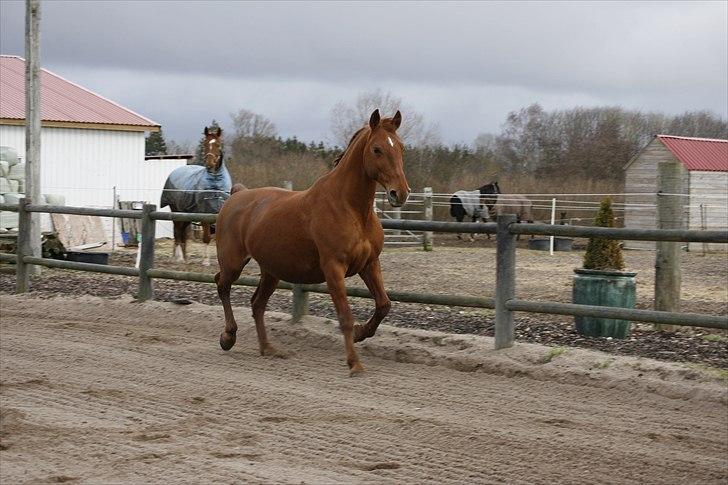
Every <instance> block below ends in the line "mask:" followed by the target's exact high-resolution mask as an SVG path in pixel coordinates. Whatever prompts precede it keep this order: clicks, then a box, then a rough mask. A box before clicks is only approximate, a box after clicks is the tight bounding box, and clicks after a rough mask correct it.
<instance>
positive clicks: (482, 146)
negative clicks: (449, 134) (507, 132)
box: [473, 133, 496, 154]
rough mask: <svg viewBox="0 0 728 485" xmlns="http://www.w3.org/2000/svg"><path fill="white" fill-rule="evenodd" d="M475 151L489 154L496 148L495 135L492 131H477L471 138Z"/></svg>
mask: <svg viewBox="0 0 728 485" xmlns="http://www.w3.org/2000/svg"><path fill="white" fill-rule="evenodd" d="M473 145H474V146H475V151H476V152H478V153H486V154H490V153H493V152H495V149H496V136H495V135H494V134H493V133H479V134H478V136H476V137H475V140H473Z"/></svg>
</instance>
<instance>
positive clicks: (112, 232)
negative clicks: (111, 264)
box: [111, 185, 118, 253]
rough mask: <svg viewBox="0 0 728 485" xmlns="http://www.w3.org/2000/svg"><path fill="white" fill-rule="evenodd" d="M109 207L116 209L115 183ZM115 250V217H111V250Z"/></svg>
mask: <svg viewBox="0 0 728 485" xmlns="http://www.w3.org/2000/svg"><path fill="white" fill-rule="evenodd" d="M111 208H112V209H114V210H116V209H118V207H117V206H116V185H114V202H113V203H112V204H111ZM115 250H116V217H112V218H111V252H112V253H113V252H114V251H115Z"/></svg>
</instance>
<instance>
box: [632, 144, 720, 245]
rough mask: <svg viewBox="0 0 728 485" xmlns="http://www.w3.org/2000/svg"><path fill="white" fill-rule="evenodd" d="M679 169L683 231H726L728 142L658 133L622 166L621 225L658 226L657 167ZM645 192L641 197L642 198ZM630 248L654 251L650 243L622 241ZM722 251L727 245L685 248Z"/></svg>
mask: <svg viewBox="0 0 728 485" xmlns="http://www.w3.org/2000/svg"><path fill="white" fill-rule="evenodd" d="M660 163H672V164H677V165H678V166H679V167H680V172H681V178H682V188H681V190H680V191H679V193H677V194H671V195H667V196H668V197H679V198H680V200H681V201H682V202H683V225H684V227H685V228H686V229H713V230H720V229H722V230H725V229H728V140H721V139H714V138H692V137H685V136H672V135H656V136H655V137H654V138H653V139H652V141H650V143H648V144H647V146H646V147H645V148H643V149H642V150H641V151H640V152H639V153H638V154H637V155H636V156H635V157H634V158H633V159H632V160H630V162H629V163H628V164H627V165H626V166H625V193H626V194H627V195H626V196H625V200H626V202H627V206H626V207H625V213H624V226H625V227H631V228H639V229H654V228H655V227H656V225H657V222H656V221H657V208H656V204H657V195H656V194H657V191H658V179H657V178H658V177H657V174H658V167H659V164H660ZM642 194H644V195H642ZM625 246H626V247H628V248H639V249H654V248H655V243H653V242H649V241H625ZM703 248H707V249H710V250H726V249H728V248H727V247H726V245H725V244H711V245H707V246H704V245H703V244H702V243H691V244H690V246H689V249H691V250H696V249H698V250H699V249H703Z"/></svg>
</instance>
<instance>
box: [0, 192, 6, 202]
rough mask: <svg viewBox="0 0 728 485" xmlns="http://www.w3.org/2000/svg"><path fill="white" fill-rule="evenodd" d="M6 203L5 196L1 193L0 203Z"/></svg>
mask: <svg viewBox="0 0 728 485" xmlns="http://www.w3.org/2000/svg"><path fill="white" fill-rule="evenodd" d="M4 203H5V196H4V195H2V194H0V204H4Z"/></svg>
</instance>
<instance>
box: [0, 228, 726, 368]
mask: <svg viewBox="0 0 728 485" xmlns="http://www.w3.org/2000/svg"><path fill="white" fill-rule="evenodd" d="M435 242H436V249H435V251H433V252H430V253H425V252H423V251H421V250H420V249H418V248H402V249H385V251H384V253H383V254H382V256H381V259H382V268H383V271H384V279H385V285H386V287H387V288H388V289H396V290H403V291H423V292H432V293H450V294H461V295H477V296H493V293H494V290H495V242H494V241H488V240H487V239H486V238H485V237H484V236H479V238H478V239H477V240H476V241H475V242H474V243H471V242H468V241H460V240H457V239H456V237H455V236H454V235H444V234H437V235H436V238H435ZM580 242H582V241H577V243H580ZM526 244H527V239H526V238H523V239H522V240H521V241H520V242H519V250H518V254H517V258H516V261H517V274H516V277H517V292H516V295H517V296H518V297H519V298H526V299H534V300H546V301H559V302H570V301H571V288H572V275H573V272H572V270H573V268H576V267H579V266H580V265H581V260H582V257H583V251H581V250H578V251H574V252H557V253H555V254H554V255H553V256H550V255H549V254H548V253H547V252H542V251H532V250H528V249H526ZM212 253H213V258H212V261H213V265H212V266H209V267H205V266H202V265H201V264H200V263H201V261H202V244H200V243H193V244H192V245H191V258H190V264H188V265H185V264H180V263H177V262H175V261H174V260H173V259H172V257H171V255H172V243H171V241H169V240H160V241H158V243H157V248H156V261H155V264H156V266H158V267H163V268H170V269H177V270H185V271H199V272H207V273H215V272H216V271H217V269H216V261H215V258H214V247H213V249H212ZM135 255H136V254H135V252H134V251H133V250H121V251H118V252H116V253H114V254H113V255H112V257H111V260H110V263H111V264H116V265H123V266H131V265H133V264H134V260H135ZM624 256H625V260H626V264H627V268H628V269H630V270H634V271H637V273H638V274H637V297H638V301H637V307H638V308H652V301H653V300H652V298H653V292H654V289H653V286H654V253H652V252H649V251H625V252H624ZM681 257H682V268H683V282H682V296H683V298H682V310H683V311H686V312H695V313H712V314H718V315H727V314H728V260H727V259H726V255H725V253H722V254H720V253H713V254H707V255H705V256H703V255H701V254H698V253H682V255H681ZM244 274H247V275H258V268H257V266H256V265H255V263H254V262H251V264H249V265H248V267H246V269H245V271H244ZM347 284H349V285H352V286H362V287H363V286H364V285H363V283H362V282H361V280H360V279H359V278H358V277H353V278H350V279H348V280H347ZM155 286H156V298H158V299H160V300H164V301H178V300H189V301H196V302H200V303H207V304H210V305H219V299H218V298H217V293H216V291H215V289H214V287H213V286H212V285H209V284H201V283H187V282H175V281H160V280H157V281H156V282H155ZM13 287H14V276H13V275H0V293H11V292H12V291H13ZM31 290H32V292H33V294H34V295H36V296H39V297H52V296H54V295H59V294H60V295H79V294H81V295H82V294H88V295H96V296H107V297H115V296H129V295H133V294H134V293H135V292H136V281H135V279H134V278H127V277H121V276H120V277H115V276H110V275H100V274H93V273H81V272H73V271H61V270H44V276H43V277H42V278H40V279H37V280H34V281H33V282H32V284H31ZM252 292H253V289H252V288H245V287H236V288H235V289H234V290H233V297H232V298H233V304H234V305H237V306H244V307H247V306H249V301H250V297H251V295H252ZM310 302H311V313H312V314H313V315H317V316H321V317H326V318H335V314H334V310H333V306H332V305H331V302H330V299H329V297H328V296H327V295H316V294H312V295H311V296H310ZM351 303H352V307H353V309H354V312H355V314H356V315H357V317H358V318H359V319H366V318H368V317H369V315H370V314H371V312H372V306H373V304H372V302H371V301H370V300H364V299H356V298H352V299H351ZM269 308H270V309H271V310H274V311H280V312H285V313H290V311H291V296H290V292H287V291H282V290H281V291H277V292H276V293H275V294H274V295H273V297H272V298H271V301H270V305H269ZM241 312H242V313H243V314H247V313H248V312H249V310H247V309H245V310H241ZM493 317H494V313H493V311H492V310H483V309H474V308H454V307H442V306H435V305H433V306H427V305H416V304H403V303H395V304H394V305H393V307H392V311H391V312H390V314H389V316H388V317H387V319H386V320H385V323H387V324H390V325H395V326H400V327H408V328H421V329H429V330H439V331H444V332H449V333H461V334H475V335H483V336H492V335H493V323H494V321H493ZM516 339H517V341H519V342H534V343H542V344H546V345H552V346H568V347H575V346H576V347H584V348H592V349H599V350H603V351H606V352H610V353H613V354H615V355H617V354H620V355H634V356H642V357H650V358H656V359H661V360H666V361H681V362H690V363H693V364H695V365H709V366H713V367H718V368H721V369H725V370H728V333H726V332H721V331H715V330H704V329H695V330H693V329H689V328H687V327H684V328H681V329H680V331H679V332H677V333H674V334H673V333H665V332H657V331H654V329H653V327H652V326H651V325H642V324H634V325H633V331H632V336H631V338H630V339H626V340H616V339H613V340H610V339H605V338H590V337H583V336H581V335H578V334H577V333H576V332H575V331H574V329H573V319H571V318H570V317H565V316H556V315H537V314H527V313H517V314H516Z"/></svg>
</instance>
